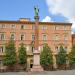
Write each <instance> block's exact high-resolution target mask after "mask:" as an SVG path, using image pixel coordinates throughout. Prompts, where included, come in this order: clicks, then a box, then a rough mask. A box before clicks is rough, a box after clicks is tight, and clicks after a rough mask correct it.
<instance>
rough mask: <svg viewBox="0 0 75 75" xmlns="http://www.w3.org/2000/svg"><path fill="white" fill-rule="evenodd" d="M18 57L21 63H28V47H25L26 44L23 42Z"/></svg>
mask: <svg viewBox="0 0 75 75" xmlns="http://www.w3.org/2000/svg"><path fill="white" fill-rule="evenodd" d="M18 53H19V55H18V59H19V64H20V65H23V66H24V65H26V64H27V54H26V48H25V47H24V44H23V43H21V46H20V48H19V51H18Z"/></svg>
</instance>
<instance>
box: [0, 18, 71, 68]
mask: <svg viewBox="0 0 75 75" xmlns="http://www.w3.org/2000/svg"><path fill="white" fill-rule="evenodd" d="M71 26H72V24H71V23H56V22H39V41H38V42H39V47H38V49H39V51H41V50H42V49H43V44H44V43H47V44H48V45H49V46H50V48H51V50H52V52H53V59H54V66H56V59H55V56H56V55H57V53H58V52H59V46H60V45H63V47H64V49H65V50H67V53H69V52H70V51H71V47H72V35H71ZM34 30H35V22H31V21H30V20H29V19H20V20H18V21H0V68H4V67H3V63H2V59H3V56H4V52H5V43H7V42H8V41H9V40H10V38H12V39H13V40H14V41H15V46H16V53H17V52H18V48H19V46H20V44H21V43H24V44H25V46H26V50H27V55H28V59H27V63H28V65H27V66H28V67H29V68H30V67H31V65H32V64H33V50H34V48H33V47H32V46H31V44H32V43H33V41H34V39H35V38H34V37H35V34H34V33H35V32H34Z"/></svg>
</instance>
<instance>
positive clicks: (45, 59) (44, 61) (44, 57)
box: [40, 44, 53, 69]
mask: <svg viewBox="0 0 75 75" xmlns="http://www.w3.org/2000/svg"><path fill="white" fill-rule="evenodd" d="M40 64H41V65H42V67H43V68H44V69H47V68H49V67H50V65H53V56H52V52H51V49H50V48H49V46H48V45H47V44H44V46H43V51H41V54H40Z"/></svg>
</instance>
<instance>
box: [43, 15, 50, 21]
mask: <svg viewBox="0 0 75 75" xmlns="http://www.w3.org/2000/svg"><path fill="white" fill-rule="evenodd" d="M50 21H51V17H49V16H46V17H45V18H44V19H43V20H42V22H50Z"/></svg>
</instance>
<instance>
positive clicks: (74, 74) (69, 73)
mask: <svg viewBox="0 0 75 75" xmlns="http://www.w3.org/2000/svg"><path fill="white" fill-rule="evenodd" d="M0 75H75V70H66V71H65V70H61V71H46V72H41V73H31V72H4V73H0Z"/></svg>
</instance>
